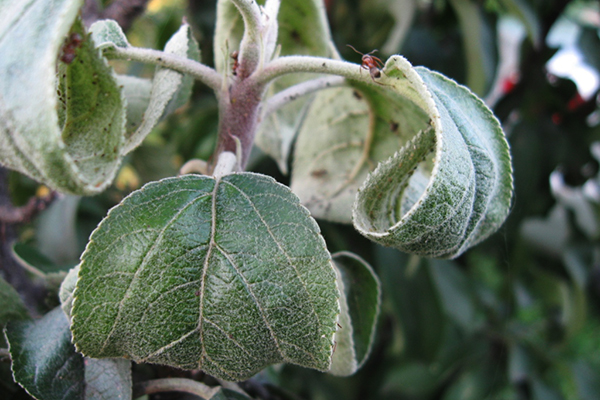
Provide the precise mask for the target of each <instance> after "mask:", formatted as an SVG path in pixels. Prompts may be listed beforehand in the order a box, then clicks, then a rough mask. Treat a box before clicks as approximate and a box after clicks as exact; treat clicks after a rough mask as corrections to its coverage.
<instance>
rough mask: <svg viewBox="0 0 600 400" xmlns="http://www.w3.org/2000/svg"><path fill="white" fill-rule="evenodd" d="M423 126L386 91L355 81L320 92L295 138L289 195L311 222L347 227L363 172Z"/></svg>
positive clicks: (410, 107) (409, 106)
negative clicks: (297, 199)
mask: <svg viewBox="0 0 600 400" xmlns="http://www.w3.org/2000/svg"><path fill="white" fill-rule="evenodd" d="M357 68H359V67H358V66H357ZM367 76H368V74H367V73H366V72H365V77H367ZM369 79H370V78H369ZM427 121H428V118H427V114H426V113H425V112H424V111H423V110H422V109H421V108H420V107H419V106H418V105H416V104H415V103H413V102H412V101H411V100H410V99H408V98H406V97H405V96H403V95H402V93H401V92H400V93H398V92H397V91H394V90H391V89H388V90H383V89H380V88H377V87H371V86H370V85H368V84H367V85H365V84H363V83H358V82H357V83H355V87H354V88H352V87H341V88H333V89H327V90H323V91H321V92H320V93H318V94H317V95H316V98H315V100H314V101H313V103H312V104H311V106H310V109H309V111H308V113H307V115H306V117H305V119H304V123H303V125H302V128H301V130H300V132H299V134H298V139H297V141H296V147H295V154H294V167H293V170H292V184H291V187H292V190H293V191H294V193H297V194H298V196H299V197H300V200H301V201H302V203H303V204H304V205H306V207H308V209H309V210H310V211H311V213H312V214H313V215H314V216H315V217H316V218H323V219H326V220H329V221H335V222H342V223H350V222H351V221H352V206H353V204H354V200H355V197H356V193H357V192H358V189H359V187H360V185H361V184H362V182H364V181H365V179H366V178H367V175H368V173H369V172H370V171H372V170H373V169H374V168H375V166H376V165H377V163H379V162H382V161H384V160H386V159H388V158H389V157H391V156H393V155H394V153H395V152H396V151H397V150H398V149H400V148H402V146H404V145H405V144H406V143H407V142H408V141H409V140H410V139H411V138H412V136H413V135H414V134H415V133H416V132H418V131H420V130H422V129H425V128H426V127H427Z"/></svg>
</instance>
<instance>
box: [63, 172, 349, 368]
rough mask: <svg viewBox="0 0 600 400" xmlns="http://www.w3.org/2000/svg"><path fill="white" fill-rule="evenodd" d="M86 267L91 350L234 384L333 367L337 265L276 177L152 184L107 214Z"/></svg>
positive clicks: (84, 333) (79, 312)
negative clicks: (260, 375) (290, 366)
mask: <svg viewBox="0 0 600 400" xmlns="http://www.w3.org/2000/svg"><path fill="white" fill-rule="evenodd" d="M80 268H81V269H80V272H79V280H78V282H77V288H76V290H75V296H74V297H75V300H74V305H73V312H72V315H73V325H72V331H73V338H74V342H75V343H76V345H77V348H78V349H79V350H80V351H81V352H82V353H83V354H84V355H86V356H90V357H121V356H126V357H129V358H131V359H133V360H134V361H136V362H149V363H160V364H166V365H171V366H175V367H178V368H184V369H196V368H201V369H203V370H204V371H206V372H207V373H209V374H211V375H214V376H216V377H221V378H224V379H228V380H242V379H247V378H249V377H250V376H252V375H253V374H254V373H256V372H257V371H259V370H260V369H262V368H264V367H265V366H267V365H269V364H272V363H278V362H288V363H294V364H299V365H302V366H306V367H310V368H315V369H319V370H323V371H324V370H328V369H329V367H330V358H331V353H332V347H333V341H332V339H333V334H334V332H335V329H336V320H337V316H338V313H339V308H338V307H339V306H338V301H337V299H338V296H339V293H338V290H337V286H336V282H335V272H334V270H333V266H332V261H331V259H330V255H329V253H328V251H327V249H326V248H325V243H324V241H323V239H322V237H321V235H320V233H319V228H318V226H317V224H316V223H315V221H314V220H313V219H312V218H311V217H310V216H309V214H308V212H307V211H306V209H304V208H303V207H302V206H301V205H300V204H299V202H298V199H297V198H296V196H295V195H294V194H293V193H292V192H291V191H290V190H289V188H287V187H285V186H283V185H281V184H278V183H276V182H275V181H274V180H273V179H272V178H269V177H265V176H262V175H257V174H253V173H240V174H233V175H227V176H224V177H222V178H219V179H215V178H212V177H206V176H195V175H186V176H182V177H179V178H170V179H165V180H162V181H159V182H155V183H150V184H148V185H146V186H144V187H143V188H142V189H140V190H138V191H136V192H133V193H132V194H131V195H130V196H129V197H127V198H126V199H125V200H124V201H123V202H122V203H121V204H120V205H119V206H117V207H115V208H113V209H112V210H111V211H110V212H109V214H108V216H107V218H106V219H105V220H104V221H103V222H102V223H101V224H100V226H99V227H98V229H97V230H96V231H95V232H94V233H93V234H92V236H91V240H90V242H89V244H88V248H87V250H86V252H85V253H84V255H83V256H82V263H81V267H80Z"/></svg>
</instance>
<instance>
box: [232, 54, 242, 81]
mask: <svg viewBox="0 0 600 400" xmlns="http://www.w3.org/2000/svg"><path fill="white" fill-rule="evenodd" d="M239 56H240V53H238V52H237V51H234V52H233V53H231V58H233V67H232V68H231V69H232V71H233V75H234V76H235V75H237V69H238V68H239V67H240V63H239V61H238V57H239Z"/></svg>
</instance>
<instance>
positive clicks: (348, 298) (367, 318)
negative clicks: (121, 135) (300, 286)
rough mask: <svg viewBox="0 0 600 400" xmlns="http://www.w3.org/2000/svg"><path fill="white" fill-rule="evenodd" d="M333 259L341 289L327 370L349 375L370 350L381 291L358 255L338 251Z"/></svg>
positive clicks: (340, 374) (359, 365)
mask: <svg viewBox="0 0 600 400" xmlns="http://www.w3.org/2000/svg"><path fill="white" fill-rule="evenodd" d="M333 260H334V264H335V266H336V272H337V279H338V287H339V288H340V292H341V297H340V308H341V310H340V318H339V321H338V331H337V332H336V334H335V336H334V340H335V352H334V353H333V357H332V362H331V370H330V371H329V372H330V373H331V374H333V375H337V376H349V375H352V374H353V373H355V372H356V371H357V370H358V369H359V368H360V367H361V366H362V365H363V363H364V362H365V361H366V359H367V357H368V355H369V353H370V351H371V347H372V345H373V341H374V338H375V326H376V324H377V317H378V314H379V308H380V303H381V290H380V284H379V280H378V279H377V276H376V275H375V273H374V272H373V270H372V269H371V267H370V266H369V264H367V262H366V261H364V260H363V259H362V258H360V257H358V256H356V255H355V254H352V253H349V252H341V253H336V254H334V255H333Z"/></svg>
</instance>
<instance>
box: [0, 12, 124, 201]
mask: <svg viewBox="0 0 600 400" xmlns="http://www.w3.org/2000/svg"><path fill="white" fill-rule="evenodd" d="M82 3H83V1H82V0H28V1H1V2H0V15H2V17H1V18H0V76H2V79H1V80H0V162H1V163H2V164H4V165H6V166H8V167H9V168H12V169H15V170H17V171H20V172H22V173H24V174H26V175H29V176H31V177H32V178H34V179H36V180H38V181H41V182H43V183H45V184H47V185H48V186H51V187H53V188H55V189H58V190H61V191H64V192H70V193H74V194H91V193H97V192H99V191H101V190H102V189H104V188H105V187H106V186H107V185H108V184H110V182H111V181H112V179H113V177H114V174H115V172H116V170H117V167H118V165H119V162H120V149H121V146H122V142H123V130H124V123H125V110H124V102H123V99H122V98H121V91H120V90H119V88H118V86H117V84H116V82H115V79H114V77H113V75H112V72H111V69H110V68H109V67H108V66H107V65H106V63H105V61H104V60H103V59H102V58H101V57H100V56H99V55H98V53H97V51H96V50H95V48H94V45H93V43H92V41H91V40H90V39H89V38H88V36H87V35H86V34H85V33H84V31H83V27H82V26H81V24H80V23H76V24H75V25H73V23H74V21H75V18H76V16H77V13H78V11H79V8H80V6H81V5H82ZM65 40H66V42H65ZM61 47H62V50H61ZM58 58H61V59H62V60H64V62H63V61H58V68H57V59H58ZM57 70H58V76H57ZM57 81H58V83H57ZM57 91H58V96H57V95H56V93H57Z"/></svg>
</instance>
